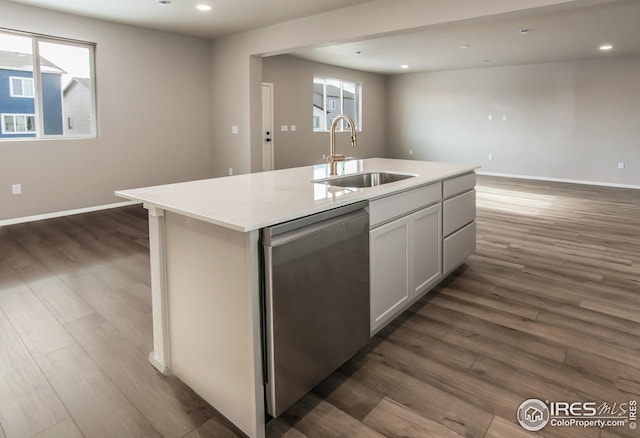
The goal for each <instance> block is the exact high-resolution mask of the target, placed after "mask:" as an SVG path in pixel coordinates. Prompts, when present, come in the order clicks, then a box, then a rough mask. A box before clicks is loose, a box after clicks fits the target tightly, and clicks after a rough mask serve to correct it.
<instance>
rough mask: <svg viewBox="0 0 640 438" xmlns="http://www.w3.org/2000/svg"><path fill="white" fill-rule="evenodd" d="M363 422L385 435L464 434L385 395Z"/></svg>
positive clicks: (441, 437)
mask: <svg viewBox="0 0 640 438" xmlns="http://www.w3.org/2000/svg"><path fill="white" fill-rule="evenodd" d="M363 423H364V424H366V425H368V426H370V427H371V428H372V429H375V430H376V431H378V432H380V433H381V434H382V435H384V436H385V437H431V436H433V437H438V438H461V437H462V435H460V434H458V433H456V432H454V431H452V430H451V429H448V428H446V427H444V426H442V425H440V424H438V423H436V422H435V421H431V420H429V419H428V418H425V417H423V416H421V415H418V414H416V413H415V412H413V411H411V410H410V409H408V408H407V407H406V406H402V405H401V404H399V403H396V402H395V401H393V400H391V399H389V398H387V397H385V398H384V399H382V400H381V401H380V403H378V405H377V406H376V407H375V409H374V410H373V411H371V413H369V415H367V416H366V417H365V419H364V420H363Z"/></svg>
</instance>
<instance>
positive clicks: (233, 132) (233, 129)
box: [231, 125, 238, 134]
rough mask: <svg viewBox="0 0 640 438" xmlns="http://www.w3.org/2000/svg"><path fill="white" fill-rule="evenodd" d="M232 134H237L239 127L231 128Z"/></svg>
mask: <svg viewBox="0 0 640 438" xmlns="http://www.w3.org/2000/svg"><path fill="white" fill-rule="evenodd" d="M231 133H232V134H237V133H238V126H237V125H233V126H232V127H231Z"/></svg>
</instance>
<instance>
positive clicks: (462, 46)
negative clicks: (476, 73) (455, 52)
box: [458, 44, 471, 49]
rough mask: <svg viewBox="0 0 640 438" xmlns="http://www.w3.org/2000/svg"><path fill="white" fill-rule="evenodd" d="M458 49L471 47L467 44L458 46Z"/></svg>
mask: <svg viewBox="0 0 640 438" xmlns="http://www.w3.org/2000/svg"><path fill="white" fill-rule="evenodd" d="M458 47H460V48H461V49H468V48H469V47H471V46H470V45H469V44H460V45H459V46H458Z"/></svg>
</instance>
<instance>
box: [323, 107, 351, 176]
mask: <svg viewBox="0 0 640 438" xmlns="http://www.w3.org/2000/svg"><path fill="white" fill-rule="evenodd" d="M340 120H346V121H347V122H348V123H349V127H350V128H351V146H352V147H354V148H355V147H356V146H357V145H358V140H357V138H356V125H355V123H354V122H353V119H351V117H349V116H347V115H346V114H340V115H339V116H337V117H336V118H335V119H333V122H331V129H330V134H329V135H330V137H329V157H328V158H327V161H328V162H329V164H330V165H331V168H330V170H329V175H336V174H337V173H338V172H337V163H338V162H339V161H344V159H345V156H344V155H342V154H336V127H337V126H338V122H339V121H340Z"/></svg>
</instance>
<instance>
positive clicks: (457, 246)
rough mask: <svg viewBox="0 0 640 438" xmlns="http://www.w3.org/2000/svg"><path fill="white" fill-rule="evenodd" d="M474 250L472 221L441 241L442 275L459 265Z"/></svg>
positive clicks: (474, 236)
mask: <svg viewBox="0 0 640 438" xmlns="http://www.w3.org/2000/svg"><path fill="white" fill-rule="evenodd" d="M475 250H476V223H475V222H472V223H470V224H469V225H467V226H466V227H464V228H463V229H461V230H459V231H457V232H455V233H453V234H452V235H451V236H449V237H447V238H446V239H444V241H443V245H442V256H443V261H442V270H443V271H444V275H446V274H448V273H449V272H451V271H453V270H454V269H455V268H457V267H458V266H460V265H461V264H462V263H463V262H464V261H465V259H466V258H467V257H469V256H470V255H471V254H473V252H474V251H475Z"/></svg>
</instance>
